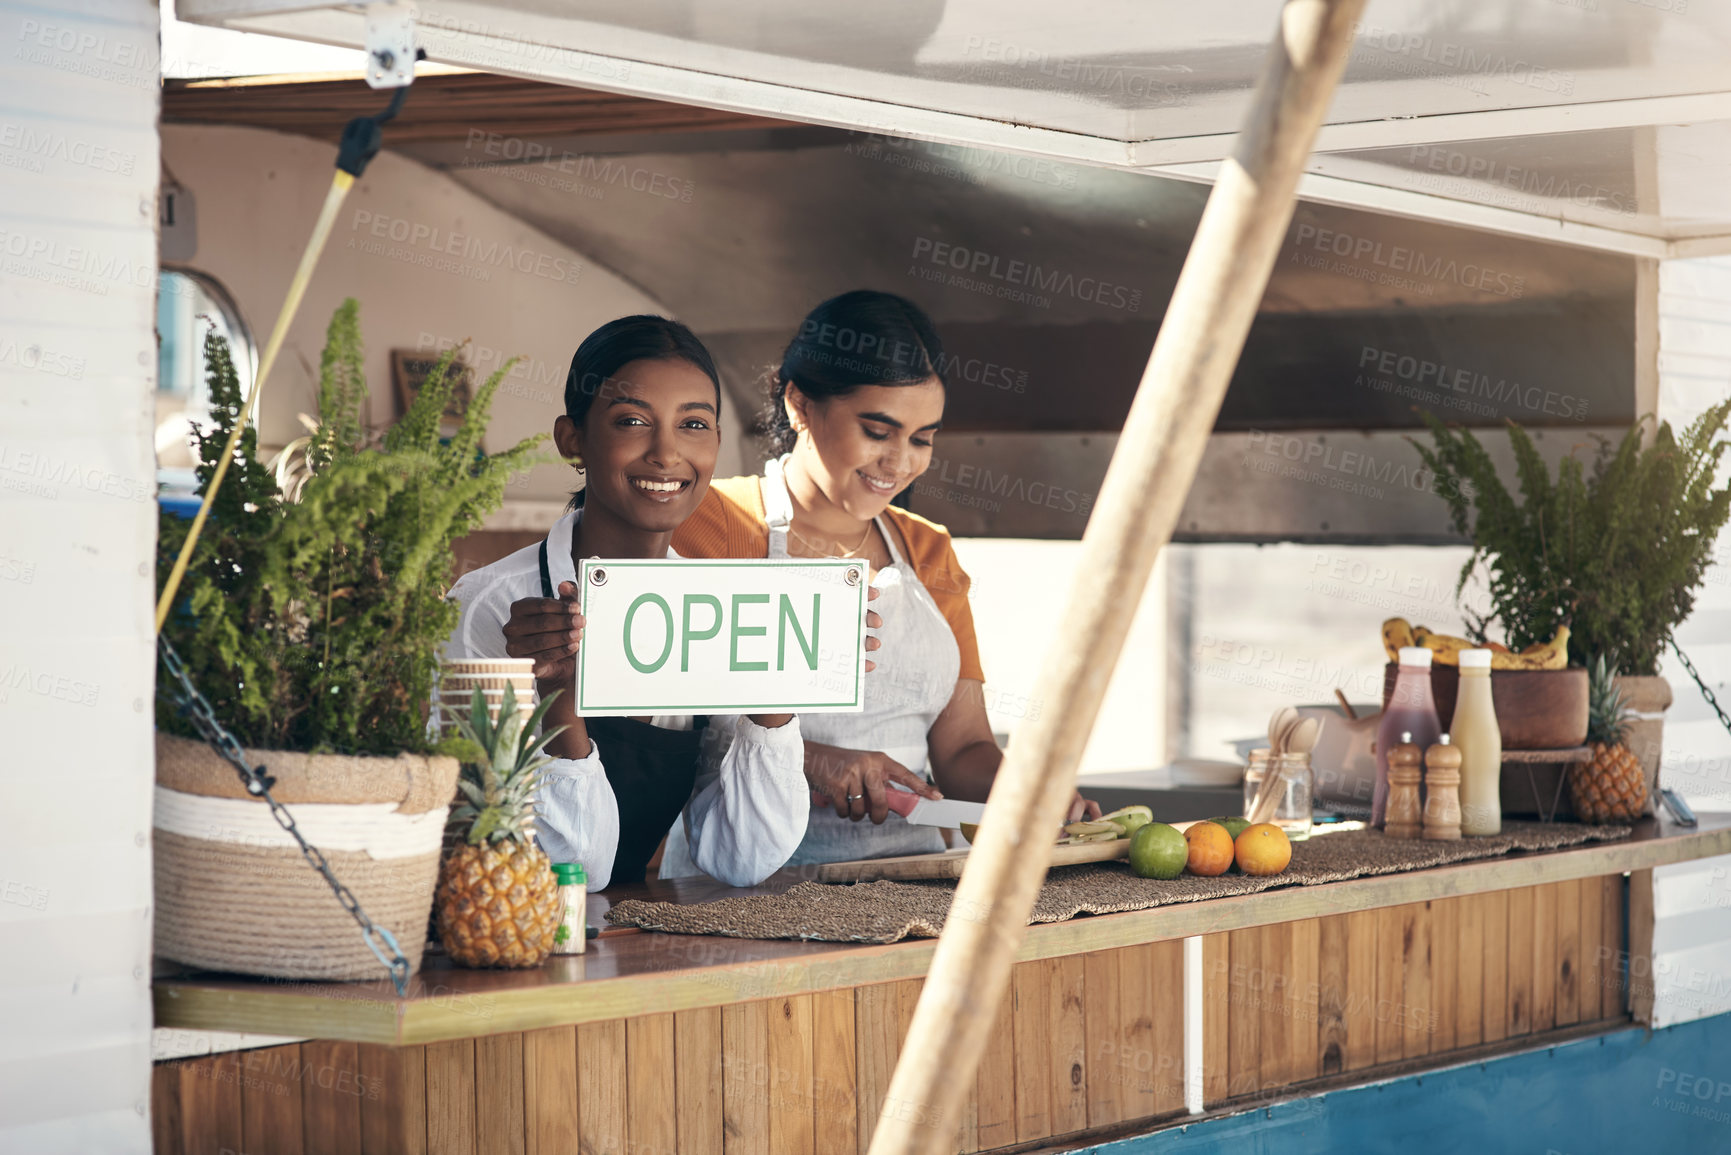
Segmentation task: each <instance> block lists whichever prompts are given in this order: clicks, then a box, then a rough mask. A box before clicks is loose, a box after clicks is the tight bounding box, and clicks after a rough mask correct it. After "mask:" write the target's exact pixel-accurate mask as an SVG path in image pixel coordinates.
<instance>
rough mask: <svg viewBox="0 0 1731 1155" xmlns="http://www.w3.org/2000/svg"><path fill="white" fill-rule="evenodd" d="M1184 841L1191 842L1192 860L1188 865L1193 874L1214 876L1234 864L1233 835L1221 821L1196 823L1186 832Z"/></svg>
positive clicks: (1222, 872)
mask: <svg viewBox="0 0 1731 1155" xmlns="http://www.w3.org/2000/svg"><path fill="white" fill-rule="evenodd" d="M1184 841H1185V842H1187V843H1189V844H1190V861H1189V862H1188V863H1187V864H1186V865H1187V866H1188V867H1189V868H1190V873H1191V874H1199V875H1201V876H1202V877H1203V878H1213V877H1214V876H1215V875H1217V874H1225V873H1226V870H1227V868H1228V867H1230V866H1231V865H1232V835H1230V834H1228V833H1227V832H1226V827H1224V826H1221V825H1220V824H1219V823H1215V822H1198V823H1196V824H1194V825H1193V826H1191V827H1190V828H1189V829H1188V830H1186V831H1185V832H1184Z"/></svg>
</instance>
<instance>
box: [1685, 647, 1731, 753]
mask: <svg viewBox="0 0 1731 1155" xmlns="http://www.w3.org/2000/svg"><path fill="white" fill-rule="evenodd" d="M1671 649H1672V650H1673V651H1674V652H1675V653H1676V655H1677V659H1678V660H1679V661H1680V662H1682V663H1683V668H1684V669H1685V670H1688V671H1689V676H1690V677H1691V678H1694V679H1695V684H1696V685H1697V686H1699V687H1701V696H1702V697H1703V698H1706V699H1707V704H1708V705H1709V706H1711V707H1712V708H1713V712H1714V713H1715V714H1717V715H1719V724H1720V725H1721V726H1723V727H1725V730H1726V732H1727V733H1731V717H1727V716H1726V715H1725V708H1724V707H1723V706H1721V705H1720V704H1719V699H1718V698H1716V697H1714V696H1713V691H1712V690H1710V689H1708V687H1707V679H1706V678H1703V677H1702V676H1701V671H1700V670H1697V669H1696V668H1695V663H1694V662H1691V661H1690V660H1689V655H1688V654H1685V653H1684V652H1683V647H1682V646H1679V645H1678V644H1677V639H1676V638H1672V639H1671Z"/></svg>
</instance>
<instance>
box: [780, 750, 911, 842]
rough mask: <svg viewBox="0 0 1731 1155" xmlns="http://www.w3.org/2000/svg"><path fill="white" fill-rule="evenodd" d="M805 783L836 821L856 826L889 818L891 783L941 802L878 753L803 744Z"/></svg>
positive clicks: (906, 769)
mask: <svg viewBox="0 0 1731 1155" xmlns="http://www.w3.org/2000/svg"><path fill="white" fill-rule="evenodd" d="M805 780H806V781H807V782H809V783H810V784H811V789H812V793H813V794H817V795H822V796H823V798H824V800H825V801H826V802H827V803H828V804H829V805H831V806H833V807H835V813H836V817H838V818H851V819H853V820H854V821H855V822H858V821H859V820H860V819H862V818H864V817H865V816H866V815H868V814H869V815H871V820H872V822H873V824H874V825H878V826H882V825H883V821H884V819H885V818H887V817H888V816H889V792H890V790H891V789H892V787H891V786H890V783H892V782H895V783H898V784H900V785H902V786H906V787H907V788H908V789H909V790H912V791H913V792H914V793H916V794H918V795H920V796H921V797H922V798H942V797H943V794H941V793H940V792H939V791H938V788H937V787H936V786H933V785H932V784H931V783H930V782H927V781H926V780H925V779H923V778H921V777H919V776H918V775H916V774H914V773H913V772H912V771H911V770H909V769H908V768H907V767H906V766H903V765H902V764H901V763H900V762H897V761H896V760H895V759H894V758H891V757H890V756H889V755H888V754H885V753H883V752H881V751H878V750H844V749H842V748H841V747H840V746H824V745H821V744H820V743H817V742H807V743H806V744H805Z"/></svg>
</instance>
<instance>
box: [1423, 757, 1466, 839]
mask: <svg viewBox="0 0 1731 1155" xmlns="http://www.w3.org/2000/svg"><path fill="white" fill-rule="evenodd" d="M1424 764H1425V775H1424V789H1425V802H1424V836H1425V838H1426V839H1427V840H1428V841H1431V842H1457V841H1459V840H1460V836H1461V796H1460V785H1461V750H1460V747H1459V746H1451V745H1449V736H1448V735H1447V734H1444V735H1443V736H1442V739H1441V741H1439V742H1438V743H1437V744H1436V745H1435V746H1432V747H1431V748H1430V749H1429V750H1426V751H1425V752H1424Z"/></svg>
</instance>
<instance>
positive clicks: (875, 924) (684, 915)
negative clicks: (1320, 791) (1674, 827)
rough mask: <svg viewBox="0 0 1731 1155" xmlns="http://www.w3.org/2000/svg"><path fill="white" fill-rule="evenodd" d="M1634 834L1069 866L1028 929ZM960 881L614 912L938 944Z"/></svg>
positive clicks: (794, 935) (634, 921)
mask: <svg viewBox="0 0 1731 1155" xmlns="http://www.w3.org/2000/svg"><path fill="white" fill-rule="evenodd" d="M1629 831H1630V828H1629V827H1627V826H1583V825H1579V824H1576V823H1568V822H1557V823H1541V822H1505V823H1503V832H1502V833H1501V834H1498V835H1494V836H1492V837H1490V838H1467V839H1462V840H1461V841H1459V842H1424V841H1422V840H1417V839H1398V838H1389V837H1386V836H1385V835H1384V834H1383V833H1382V831H1380V830H1342V831H1336V832H1332V833H1328V834H1320V835H1317V836H1316V837H1313V838H1311V839H1309V840H1307V841H1305V842H1298V843H1294V844H1293V847H1292V863H1291V865H1289V866H1288V867H1287V868H1286V870H1285V871H1284V872H1282V873H1281V874H1277V875H1274V876H1272V877H1268V878H1252V877H1250V876H1248V875H1243V874H1227V875H1222V876H1220V877H1219V878H1196V877H1193V876H1190V875H1185V876H1184V877H1182V878H1176V879H1173V880H1171V881H1169V882H1161V881H1157V880H1154V879H1146V878H1137V877H1136V876H1135V875H1134V874H1131V873H1130V867H1129V866H1128V864H1126V863H1123V862H1110V863H1098V864H1092V865H1087V866H1062V867H1058V868H1057V869H1054V870H1052V871H1051V872H1050V873H1048V874H1047V875H1046V885H1045V886H1044V887H1042V888H1041V890H1040V897H1039V899H1038V900H1036V901H1035V903H1034V913H1033V915H1032V916H1031V917H1030V918H1029V920H1028V921H1029V922H1063V921H1064V920H1066V919H1071V918H1075V917H1076V916H1077V915H1080V914H1116V913H1118V912H1120V911H1126V910H1147V909H1149V908H1150V907H1155V906H1165V905H1167V904H1169V903H1174V902H1201V901H1203V900H1204V899H1210V898H1225V897H1228V896H1230V895H1235V894H1254V893H1255V892H1257V891H1259V890H1270V889H1273V888H1274V887H1277V886H1317V885H1320V884H1321V883H1325V882H1340V881H1342V880H1343V879H1348V878H1357V877H1360V876H1362V875H1369V874H1399V873H1401V872H1403V871H1408V870H1424V869H1425V868H1427V867H1432V866H1443V865H1446V864H1447V863H1451V862H1466V861H1469V860H1471V859H1475V858H1494V857H1496V856H1497V855H1500V854H1507V853H1508V852H1509V851H1511V850H1556V849H1559V848H1561V847H1564V846H1577V845H1579V844H1581V843H1583V842H1601V841H1610V840H1613V839H1618V838H1627V837H1628V836H1629ZM955 890H956V884H955V882H953V881H951V880H948V879H944V880H931V881H919V882H859V883H852V884H847V883H841V884H834V883H823V882H802V883H800V884H799V885H797V886H794V887H792V888H791V889H789V890H787V891H786V892H784V893H782V894H775V895H754V896H752V897H749V898H723V899H719V900H717V901H715V902H705V903H694V904H692V905H681V904H679V903H672V902H644V901H643V900H641V899H627V900H626V901H624V902H621V903H618V904H616V905H615V906H614V907H613V908H612V909H611V910H609V911H608V912H607V921H608V922H611V923H615V924H617V925H620V926H635V927H641V928H642V929H644V930H659V931H666V932H668V933H671V934H715V935H725V936H728V937H730V938H780V939H813V940H817V941H820V942H858V943H890V942H900V941H901V940H902V939H904V938H935V937H936V936H937V935H938V933H939V932H940V931H942V930H943V928H944V918H945V916H947V915H948V914H949V909H950V899H951V898H952V897H954V895H955Z"/></svg>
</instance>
